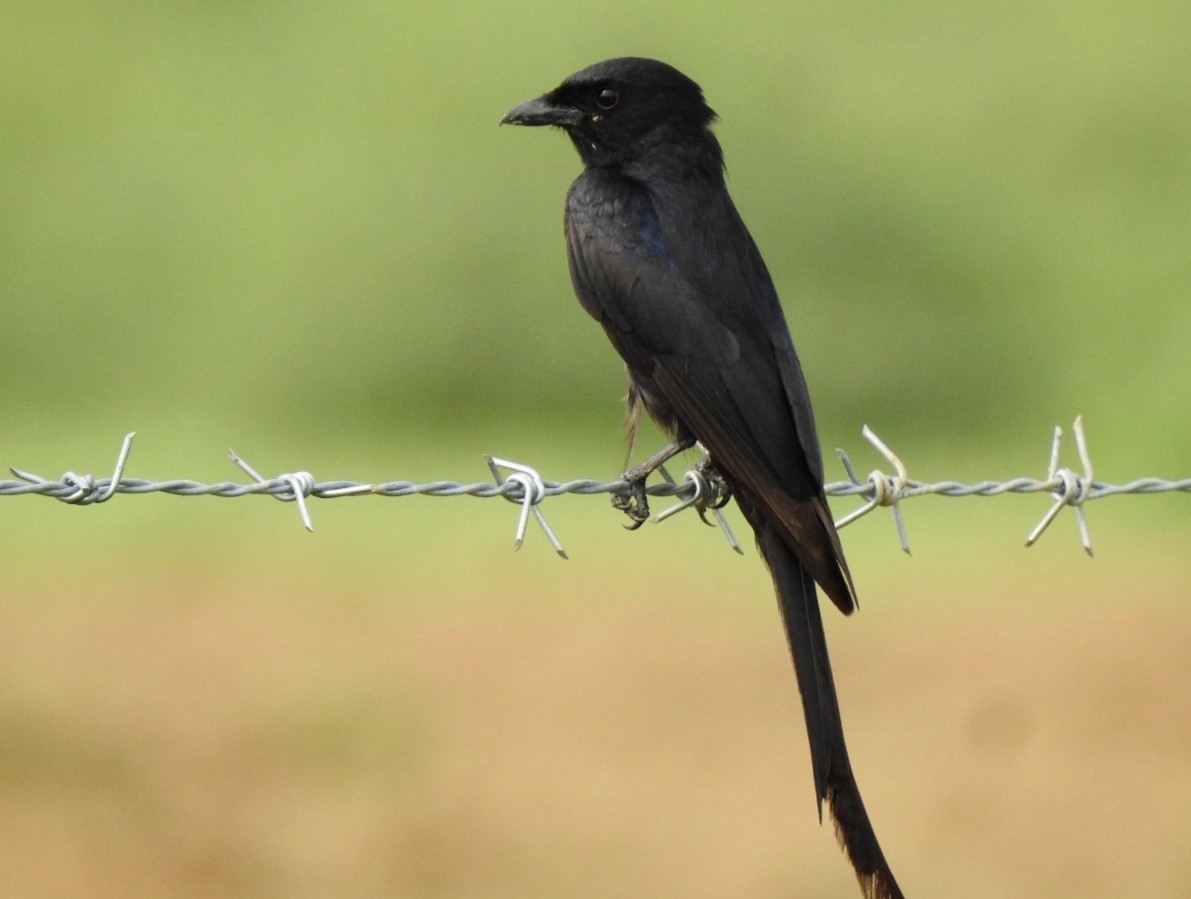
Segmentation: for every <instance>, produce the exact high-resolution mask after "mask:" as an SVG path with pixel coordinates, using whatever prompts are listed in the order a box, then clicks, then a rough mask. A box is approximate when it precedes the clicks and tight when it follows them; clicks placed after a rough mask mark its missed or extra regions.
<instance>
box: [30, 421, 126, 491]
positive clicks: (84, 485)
mask: <svg viewBox="0 0 1191 899" xmlns="http://www.w3.org/2000/svg"><path fill="white" fill-rule="evenodd" d="M134 437H136V431H130V432H129V433H127V434H125V435H124V442H123V443H122V444H121V445H120V452H119V453H118V454H117V456H116V468H115V470H114V471H113V472H112V476H111V478H110V479H107V480H106V483H105V479H104V478H100V479H99V480H96V479H95V478H94V477H93V476H92V475H89V474H75V473H74V472H73V471H68V472H66V473H65V474H63V475H62V480H61V481H59V482H58V483H59V484H60V485H61V486H62V487H63V488H64V489H63V490H62V491H58V492H54V493H51V494H50V495H51V496H53V497H54V499H56V500H58V501H60V502H64V503H70V504H71V505H74V506H89V505H91V504H92V503H106V502H107V501H108V500H109V499H111V498H112V496H113V495H114V494H115V492H116V490H117V488H118V487H119V486H120V480H121V478H123V477H124V467H125V466H126V465H127V464H128V454H129V453H131V452H132V439H133V438H134ZM8 470H9V471H11V472H12V473H13V474H14V475H16V476H17V477H18V478H20V479H21V480H22V481H27V482H28V483H30V484H37V485H42V484H46V485H53V484H54V482H53V481H49V480H46V479H45V478H43V477H41V476H40V475H35V474H31V473H30V472H27V471H22V470H21V469H19V468H10V469H8Z"/></svg>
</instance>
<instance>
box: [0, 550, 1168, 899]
mask: <svg viewBox="0 0 1191 899" xmlns="http://www.w3.org/2000/svg"><path fill="white" fill-rule="evenodd" d="M755 564H756V560H755V559H751V560H749V562H748V563H746V564H745V567H744V569H738V570H745V569H747V570H748V571H749V576H748V579H747V590H748V592H749V593H753V592H757V590H756V584H758V583H760V581H759V580H757V578H758V577H759V576H758V575H756V573H755V572H753V571H752V569H753V566H754V565H755ZM1088 564H1089V565H1092V566H1094V565H1095V564H1096V563H1088ZM571 570H573V569H565V571H567V572H570V571H571ZM1109 570H1112V569H1109ZM197 571H198V569H197V567H196V568H195V569H194V570H191V571H188V572H187V573H186V575H185V577H184V578H183V579H181V580H178V579H165V578H163V580H162V581H161V582H160V583H156V584H154V583H148V582H141V583H140V586H139V588H138V589H139V590H140V591H141V592H140V594H139V595H129V594H118V593H116V592H108V593H99V594H90V595H89V598H88V599H86V600H79V599H78V598H77V597H76V598H73V599H70V600H69V601H66V600H62V599H61V598H55V597H53V596H32V595H31V596H29V597H28V598H27V599H25V600H21V601H12V602H9V603H7V604H5V605H4V606H3V607H0V675H2V680H0V683H2V684H3V693H2V696H0V833H2V834H3V839H2V840H0V895H3V896H21V897H25V896H37V897H40V896H79V897H91V896H96V897H106V896H113V897H114V896H121V897H127V896H196V897H197V896H203V897H231V896H264V897H271V896H410V897H422V896H427V897H455V896H460V897H462V896H467V897H471V896H476V897H513V896H621V895H623V896H686V897H690V896H708V897H712V896H830V897H835V896H839V897H849V896H854V895H858V894H857V892H856V889H855V884H854V881H853V880H852V878H851V875H850V872H849V870H848V867H847V865H846V863H845V861H844V859H843V858H842V856H841V855H840V853H839V851H838V850H837V847H836V845H835V841H834V838H833V835H832V832H831V828H830V825H828V824H825V825H824V826H822V827H820V826H819V824H818V822H817V820H816V816H815V810H814V803H813V794H812V787H811V781H810V773H809V767H808V760H807V754H806V746H805V735H804V732H803V727H802V722H801V716H800V711H799V709H798V707H797V703H796V699H795V693H794V685H793V676H792V673H791V671H790V668H789V661H788V659H787V658H786V657H785V647H784V644H783V643H782V641H781V638H780V635H779V633H778V631H777V618H776V612H775V611H774V610H772V609H771V608H769V607H768V606H769V603H770V599H769V598H768V597H766V596H765V595H764V593H763V592H761V593H760V594H759V595H758V596H757V597H756V600H757V602H755V603H753V602H752V601H751V600H750V601H749V602H747V603H746V602H744V601H742V600H741V599H740V598H739V597H734V598H728V599H725V600H723V601H717V602H715V603H711V602H709V601H708V599H707V598H706V597H701V596H699V595H698V593H697V591H694V595H692V591H691V590H690V589H689V585H688V584H687V582H686V580H685V579H681V578H680V583H681V585H682V586H683V587H684V592H683V595H678V594H677V593H676V595H674V596H667V595H666V594H665V593H664V591H662V592H660V593H655V594H653V595H651V597H650V601H648V602H645V601H638V600H637V599H635V598H634V597H633V596H623V595H621V596H619V597H617V598H614V599H609V597H608V595H607V594H608V591H607V589H606V587H607V583H606V582H603V583H602V582H601V581H600V580H599V579H588V578H581V579H579V580H576V579H575V578H573V577H566V578H559V577H556V578H554V579H553V580H552V582H551V583H550V585H549V586H550V588H551V589H561V590H565V591H567V595H566V597H565V598H564V599H559V600H558V601H557V602H555V601H552V600H551V598H550V597H539V598H536V599H535V598H533V597H530V598H527V597H526V596H525V595H524V594H523V593H521V592H518V591H517V590H516V589H514V588H513V587H512V586H510V584H511V583H512V582H511V581H509V582H506V581H504V580H503V579H500V578H498V579H496V580H495V581H494V582H493V583H490V584H488V585H484V584H480V583H475V584H474V589H475V590H476V591H483V592H486V594H487V597H486V600H485V602H484V604H482V605H481V606H479V607H475V606H473V605H468V603H466V602H461V601H460V596H459V594H457V593H456V594H454V595H452V591H453V590H456V589H458V586H456V587H451V586H449V585H439V586H438V587H436V588H435V589H436V590H442V591H445V592H444V595H441V596H434V597H426V596H415V595H414V594H415V593H416V591H417V590H418V589H420V587H419V586H418V585H417V584H411V583H404V584H403V583H400V582H399V583H397V584H396V585H394V586H393V587H392V588H391V590H380V591H377V590H373V589H371V588H369V587H368V586H367V585H362V586H361V587H360V595H359V596H352V595H351V594H350V592H349V593H345V592H343V591H338V592H336V593H335V594H334V595H332V594H330V593H325V592H323V591H322V590H321V589H320V588H319V587H318V586H317V585H314V586H312V587H311V589H310V591H309V593H308V594H306V595H303V594H301V593H295V592H294V590H293V585H292V584H288V585H284V584H283V585H277V584H274V585H273V586H270V583H271V582H270V581H269V580H268V579H265V578H262V579H261V580H260V582H259V583H257V582H249V583H248V584H247V585H245V583H244V582H243V581H242V580H241V581H238V582H237V583H238V586H237V587H236V588H235V589H229V586H228V584H229V581H225V580H222V579H220V578H219V577H218V576H209V577H206V578H205V577H203V576H202V575H200V574H198V573H197ZM1089 571H1091V572H1092V573H1090V574H1088V575H1086V577H1088V578H1091V579H1095V578H1096V576H1097V575H1096V574H1095V570H1094V569H1089ZM470 576H471V575H469V574H468V573H466V572H464V573H461V574H460V575H459V577H460V579H461V580H460V583H463V582H465V581H466V579H467V578H468V577H470ZM866 576H867V575H866ZM536 581H537V578H536V575H535V577H534V578H533V579H531V580H530V581H529V583H530V584H534V583H535V582H536ZM1124 586H1125V585H1124V584H1123V583H1122V582H1120V581H1118V580H1116V579H1115V578H1108V579H1107V580H1106V581H1105V582H1104V583H1103V589H1104V594H1103V595H1102V596H1089V595H1082V596H1080V597H1079V600H1078V606H1077V607H1076V606H1075V605H1073V604H1072V602H1071V601H1070V598H1064V599H1062V601H1061V602H1056V599H1055V596H1054V593H1053V591H1047V590H1043V589H1041V588H1040V589H1039V592H1038V594H1037V596H1018V597H1015V598H1014V599H1013V601H1012V602H1011V603H1008V604H1006V602H1005V599H1004V597H1003V596H1000V595H996V594H994V593H991V592H990V593H989V595H987V596H981V595H980V594H979V593H976V594H975V595H968V596H966V597H965V598H964V602H963V603H962V606H961V607H960V608H958V609H957V610H955V611H949V610H948V609H947V607H946V605H945V604H944V603H939V602H934V603H932V604H931V605H930V609H929V614H924V613H922V612H912V610H911V607H910V605H909V603H910V600H909V599H908V598H907V599H905V600H899V602H902V603H904V604H903V605H901V606H900V607H899V608H880V609H877V610H876V611H870V610H869V609H868V607H867V606H866V607H865V608H864V609H862V610H861V613H860V615H859V616H858V617H856V618H854V619H852V620H850V621H845V620H843V619H841V618H839V616H832V618H831V619H830V620H829V630H830V634H829V639H830V640H831V641H832V645H833V654H834V663H835V666H836V671H837V680H838V681H839V687H840V692H841V699H842V703H843V708H844V717H845V725H846V728H847V732H848V735H849V740H850V745H851V749H852V754H853V761H854V765H855V767H856V770H857V772H858V777H859V779H860V782H861V787H862V790H863V791H864V795H865V797H866V800H867V802H868V804H869V808H870V812H871V814H872V816H873V818H874V820H875V823H876V827H877V830H878V833H879V834H880V836H881V839H882V841H883V843H884V846H885V849H886V851H887V853H888V855H889V857H890V858H891V859H892V861H893V865H894V868H895V870H896V871H897V872H898V875H899V877H900V878H901V879H902V880H903V883H904V886H905V888H906V890H907V891H908V893H909V894H910V895H915V896H977V895H978V896H985V897H1011V896H1012V897H1017V896H1115V897H1120V896H1147V897H1177V896H1187V895H1191V854H1189V853H1188V851H1187V838H1188V835H1189V834H1191V714H1189V710H1191V664H1189V662H1188V648H1189V647H1191V616H1189V615H1188V614H1187V610H1186V609H1185V608H1182V607H1180V606H1179V604H1176V603H1172V602H1171V601H1170V599H1171V597H1170V593H1169V583H1167V584H1166V586H1163V582H1162V581H1157V582H1155V584H1153V585H1152V586H1151V587H1149V588H1147V587H1146V586H1145V585H1142V586H1141V587H1140V588H1137V587H1136V585H1134V588H1133V589H1132V592H1131V593H1128V594H1127V595H1126V594H1123V592H1122V591H1123V588H1124ZM714 587H715V585H711V586H709V587H708V589H709V590H710V589H714ZM494 589H495V590H497V591H503V593H500V594H498V595H495V596H494V595H493V590H494ZM541 589H547V587H546V585H545V584H541ZM113 590H114V588H113ZM374 594H375V595H374ZM504 594H507V595H504ZM428 600H429V601H428ZM881 603H882V604H885V603H888V600H886V599H882V600H881ZM695 605H698V606H700V611H699V614H691V613H690V609H691V608H692V607H693V606H695ZM740 610H743V611H740ZM866 614H867V615H870V616H874V617H870V619H869V620H870V622H871V621H876V622H878V623H877V624H876V625H871V624H870V625H869V626H866V625H865V624H864V621H865V616H866Z"/></svg>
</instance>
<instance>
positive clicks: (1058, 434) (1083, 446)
mask: <svg viewBox="0 0 1191 899" xmlns="http://www.w3.org/2000/svg"><path fill="white" fill-rule="evenodd" d="M1071 430H1072V431H1073V432H1074V433H1075V445H1076V448H1077V449H1078V451H1079V461H1080V462H1081V463H1082V464H1083V474H1082V475H1080V474H1077V473H1076V472H1074V471H1072V470H1071V469H1070V468H1059V449H1060V446H1061V445H1062V442H1063V429H1062V428H1060V427H1058V426H1056V427H1055V433H1054V440H1053V441H1052V443H1051V447H1050V465H1049V466H1048V467H1047V476H1046V483H1047V486H1048V487H1050V488H1051V493H1053V494H1054V497H1055V502H1054V505H1052V506H1051V507H1050V509H1049V510H1047V513H1046V514H1045V515H1043V516H1042V520H1041V521H1040V522H1038V525H1037V527H1035V528H1034V530H1032V531H1030V536H1028V537H1027V538H1026V546H1027V547H1030V546H1033V545H1034V543H1035V542H1036V541H1037V540H1038V538H1039V537H1041V536H1042V534H1043V533H1044V532H1045V531H1046V529H1047V528H1048V527H1050V523H1051V522H1052V521H1054V520H1055V517H1056V516H1057V515H1058V514H1059V513H1060V512H1061V511H1063V508H1064V507H1065V506H1073V507H1074V508H1075V516H1076V519H1077V520H1078V521H1079V537H1080V541H1081V542H1082V543H1083V548H1084V552H1086V553H1087V554H1088V555H1089V556H1091V555H1092V536H1091V534H1090V533H1089V531H1088V518H1087V513H1086V512H1085V511H1084V502H1085V501H1087V500H1088V499H1089V498H1090V497H1091V495H1092V489H1093V487H1094V486H1095V481H1094V480H1093V478H1092V459H1091V456H1090V455H1089V454H1088V442H1087V439H1086V438H1085V437H1084V432H1083V416H1082V415H1079V416H1076V418H1075V423H1074V424H1073V425H1072V426H1071Z"/></svg>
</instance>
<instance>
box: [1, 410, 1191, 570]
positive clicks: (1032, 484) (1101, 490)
mask: <svg viewBox="0 0 1191 899" xmlns="http://www.w3.org/2000/svg"><path fill="white" fill-rule="evenodd" d="M1072 431H1073V433H1074V434H1075V441H1076V446H1077V449H1078V453H1079V457H1080V463H1081V466H1082V469H1083V471H1082V472H1076V471H1073V470H1072V469H1070V468H1062V467H1060V466H1059V454H1060V449H1061V444H1062V436H1063V431H1062V428H1058V427H1056V428H1055V430H1054V435H1053V439H1052V443H1051V453H1050V463H1049V465H1048V468H1047V476H1046V478H1045V479H1035V478H1027V477H1019V478H1012V479H1009V480H1004V481H994V480H986V481H979V482H977V483H974V484H964V483H961V482H959V481H937V482H934V483H924V482H921V481H916V480H914V479H912V478H910V477H909V474H908V472H907V469H906V466H905V465H904V464H903V463H902V461H901V459H900V458H899V457H898V456H897V455H896V454H895V453H894V452H893V451H892V450H890V449H889V447H888V446H886V445H885V443H884V442H883V441H882V440H881V439H880V438H879V437H877V435H876V434H875V433H873V431H872V430H871V429H870V428H869V427H868V426H867V425H866V426H865V427H864V428H863V430H862V433H863V434H864V437H865V439H867V440H868V441H869V442H870V443H871V444H872V445H873V446H874V447H875V448H876V450H877V451H878V452H879V453H880V454H881V455H882V456H883V457H884V458H885V459H886V460H887V461H888V462H889V463H890V464H891V465H892V466H893V470H894V474H892V475H889V474H886V473H884V472H882V471H880V470H875V471H873V472H872V473H871V474H869V475H868V477H867V478H865V479H861V478H860V477H859V476H858V475H857V473H856V470H855V468H854V467H853V466H852V462H851V460H850V459H849V457H848V454H847V453H845V452H844V451H843V450H836V453H837V455H838V456H839V458H840V461H841V462H842V463H843V466H844V469H845V471H846V472H847V473H848V478H849V479H848V480H847V481H838V482H833V483H828V484H826V485H825V488H824V489H825V491H826V493H827V494H828V495H829V496H843V497H846V496H857V497H860V498H862V499H863V500H864V504H863V505H862V506H860V508H858V509H856V510H855V511H853V512H850V513H848V514H847V515H845V516H843V517H842V518H840V519H839V520H838V521H837V522H836V526H837V527H841V528H842V527H845V526H847V525H849V524H851V523H852V522H854V521H856V520H857V519H858V518H860V517H862V516H864V515H867V514H868V513H869V512H871V511H873V510H874V509H876V508H878V507H888V508H890V509H891V510H892V512H893V516H894V521H895V523H896V525H897V532H898V539H899V541H900V542H901V546H902V549H903V550H904V551H905V552H907V553H909V552H910V544H909V540H908V538H907V535H906V529H905V522H904V521H903V519H902V514H901V506H900V503H901V502H902V501H903V500H907V499H914V498H917V497H920V496H951V497H968V496H999V495H1002V494H1006V493H1049V494H1051V495H1052V496H1053V497H1054V501H1053V503H1052V505H1051V507H1050V509H1049V510H1048V511H1047V512H1046V514H1045V515H1044V516H1043V518H1042V520H1041V521H1040V522H1039V523H1038V525H1037V526H1036V527H1035V528H1034V530H1033V531H1031V532H1030V534H1029V536H1028V537H1027V538H1026V546H1031V545H1033V544H1034V542H1035V541H1037V539H1038V538H1039V537H1040V536H1042V534H1043V532H1044V531H1045V530H1046V528H1047V527H1048V526H1049V525H1050V523H1051V522H1052V521H1054V519H1055V517H1056V516H1057V515H1058V514H1059V512H1061V511H1062V510H1063V509H1064V508H1066V507H1068V506H1070V507H1071V508H1074V509H1075V512H1076V515H1077V518H1078V521H1079V531H1080V539H1081V542H1082V544H1083V547H1084V549H1085V551H1086V552H1087V553H1088V555H1091V554H1092V541H1091V536H1090V533H1089V531H1088V524H1087V517H1086V513H1085V508H1084V507H1085V505H1086V504H1087V503H1088V502H1090V501H1092V500H1096V499H1102V498H1104V497H1107V496H1119V495H1122V494H1141V495H1148V494H1155V493H1172V492H1182V493H1191V477H1188V478H1183V479H1181V480H1167V479H1164V478H1154V477H1146V478H1137V479H1136V480H1133V481H1129V482H1128V483H1125V484H1105V483H1103V482H1100V481H1097V480H1095V479H1094V477H1093V472H1092V463H1091V459H1090V456H1089V453H1088V446H1087V440H1086V438H1085V436H1084V430H1083V421H1082V419H1081V418H1076V419H1075V423H1074V426H1073V428H1072ZM135 436H136V432H135V431H134V432H132V433H130V434H128V435H127V436H126V437H125V438H124V442H123V443H122V445H121V447H120V452H119V454H118V455H117V458H116V466H115V469H114V471H113V473H112V476H111V477H109V478H103V477H99V478H97V477H93V476H92V475H89V474H86V475H80V474H76V473H74V472H70V471H68V472H66V473H65V474H63V475H62V477H61V478H59V479H58V480H57V481H54V480H50V479H48V478H43V477H41V476H40V475H36V474H31V473H30V472H28V471H24V470H22V469H19V468H10V469H9V470H10V471H11V472H12V473H13V474H14V475H15V476H16V477H17V478H19V479H20V480H16V481H8V480H0V496H25V495H34V496H48V497H52V498H54V499H57V500H60V501H61V502H65V503H70V504H73V505H91V504H93V503H102V502H106V501H108V500H110V499H111V498H112V497H113V496H115V495H116V494H146V493H168V494H173V495H174V496H220V497H228V498H233V497H241V496H251V495H258V494H262V495H266V496H272V497H274V498H276V499H279V500H283V501H286V502H296V503H297V505H298V509H299V512H300V514H301V517H302V522H303V524H304V525H305V527H306V529H307V530H311V531H312V530H314V526H313V524H312V522H311V518H310V511H309V508H308V507H307V504H306V500H307V498H311V497H313V498H318V499H338V498H341V497H349V496H389V497H398V496H475V497H480V498H488V497H498V496H499V497H504V498H505V499H507V500H509V501H511V502H514V503H517V504H518V505H519V506H520V507H521V512H520V517H519V519H518V522H517V530H516V534H515V538H514V549H520V548H521V545H522V542H523V541H524V539H525V532H526V528H527V526H528V521H529V516H530V515H531V514H532V515H533V516H534V518H535V519H536V521H537V523H538V525H539V526H540V527H541V529H542V531H543V533H544V534H545V535H546V537H547V539H548V540H549V541H550V543H551V545H552V546H553V547H554V550H555V552H557V553H558V554H559V555H560V556H561V557H563V558H566V557H567V555H566V551H565V550H564V549H563V547H562V544H561V543H560V542H559V540H558V538H557V537H556V536H555V534H554V532H553V531H552V530H551V528H550V526H549V525H548V524H547V522H546V519H545V517H544V515H543V514H542V510H541V505H542V502H543V501H544V500H545V499H547V498H548V497H553V496H560V495H563V494H568V493H575V494H580V495H591V494H600V493H604V494H609V495H612V496H619V497H627V496H629V495H630V494H631V493H632V485H631V484H630V483H629V482H628V481H626V480H624V479H620V480H616V481H608V482H603V481H598V480H593V479H590V478H581V479H576V480H571V481H551V480H548V479H546V478H543V477H542V476H541V475H540V474H539V473H538V472H537V470H536V469H534V468H532V467H530V466H528V465H524V464H521V463H518V462H512V461H509V460H506V459H498V458H496V457H494V456H486V457H485V458H486V459H487V461H488V467H489V469H490V470H491V472H492V476H493V482H491V483H489V482H477V483H460V482H457V481H445V480H444V481H430V482H428V483H423V484H417V483H414V482H412V481H386V482H384V483H378V484H369V483H362V482H358V481H348V480H336V481H318V480H316V479H315V477H314V475H312V474H310V473H309V472H291V473H286V474H281V475H278V476H276V477H274V478H265V477H262V476H261V475H260V474H259V473H258V472H257V471H256V470H255V469H253V468H252V466H250V465H249V464H248V463H247V462H245V461H244V460H243V459H241V458H240V457H239V456H238V455H236V453H235V452H233V451H231V450H229V451H228V454H229V455H230V457H231V459H232V462H234V463H235V464H236V465H237V466H238V467H239V468H240V469H241V470H242V471H244V472H245V473H246V474H247V475H248V476H249V477H251V478H252V482H251V483H235V482H231V481H221V482H218V483H214V484H204V483H202V482H199V481H193V480H184V479H173V480H166V481H151V480H144V479H140V478H126V477H124V469H125V468H126V466H127V463H128V457H129V454H130V452H131V450H132V441H133V438H134V437H135ZM503 471H507V472H508V474H504V473H502V472H503ZM660 471H661V474H662V475H663V478H664V482H662V483H654V484H650V485H649V486H648V487H647V488H646V493H647V494H648V495H649V496H655V497H678V498H679V502H678V503H676V504H675V505H673V506H671V507H670V508H668V509H665V510H663V511H662V512H660V513H658V514H657V515H656V516H654V519H653V520H654V521H663V520H665V519H667V518H669V517H670V516H672V515H674V514H676V513H677V512H680V511H682V510H684V509H687V508H694V509H695V510H696V511H697V512H698V513H699V515H700V516H701V517H704V520H706V518H705V515H706V513H708V512H710V513H711V514H712V515H713V516H714V517H715V519H716V522H717V523H718V524H719V526H720V528H721V529H722V530H723V532H724V536H725V537H726V538H727V540H728V543H729V545H730V546H731V547H732V548H733V549H734V550H736V551H737V552H740V545H739V543H738V542H737V541H736V538H735V536H734V535H733V534H732V530H731V528H730V527H729V526H728V522H727V520H726V519H725V518H724V517H723V515H722V514H721V513H720V509H721V508H722V507H723V505H724V504H725V503H726V502H727V501H728V499H729V498H730V497H729V494H728V491H727V488H726V487H725V485H724V484H723V482H722V481H720V479H719V478H718V477H716V476H715V475H714V472H713V473H712V474H710V475H709V473H708V471H707V469H706V466H703V465H698V466H695V467H693V468H691V469H690V470H689V471H687V472H686V473H685V474H684V475H683V478H682V480H681V481H680V482H676V481H674V479H673V478H671V477H670V475H669V473H668V472H666V470H665V468H662V469H660Z"/></svg>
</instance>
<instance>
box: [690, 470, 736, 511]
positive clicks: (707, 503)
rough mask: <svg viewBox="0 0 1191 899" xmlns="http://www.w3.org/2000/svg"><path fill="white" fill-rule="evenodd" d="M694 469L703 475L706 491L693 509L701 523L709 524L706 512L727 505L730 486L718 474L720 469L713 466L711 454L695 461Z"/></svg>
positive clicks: (729, 496) (729, 497) (730, 493)
mask: <svg viewBox="0 0 1191 899" xmlns="http://www.w3.org/2000/svg"><path fill="white" fill-rule="evenodd" d="M695 470H696V471H697V472H699V474H701V475H702V476H703V480H704V482H705V484H706V491H707V493H706V496H705V498H704V499H703V501H702V502H700V503H699V504H698V505H697V506H696V507H695V511H697V512H698V513H699V518H701V519H702V520H703V523H704V524H706V525H709V526H710V525H712V522H710V521H708V520H707V513H708V512H709V511H710V512H714V511H716V510H718V509H722V508H724V506H726V505H728V500H730V499H732V487H731V485H729V484H728V482H727V481H726V480H725V479H724V476H723V475H722V474H720V470H719V469H718V468H716V467H715V463H714V462H712V461H711V456H704V457H703V458H702V459H700V460H699V461H698V462H696V463H695Z"/></svg>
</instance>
